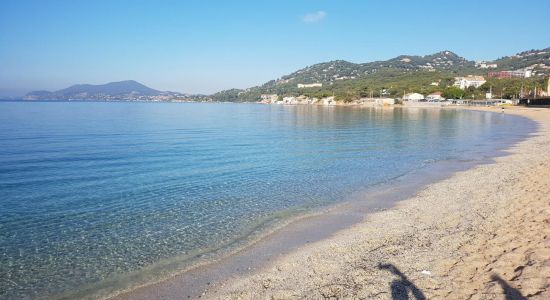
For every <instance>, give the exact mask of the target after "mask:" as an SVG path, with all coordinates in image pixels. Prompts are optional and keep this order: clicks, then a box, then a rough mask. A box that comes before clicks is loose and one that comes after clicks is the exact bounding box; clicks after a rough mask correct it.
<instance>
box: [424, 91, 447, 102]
mask: <svg viewBox="0 0 550 300" xmlns="http://www.w3.org/2000/svg"><path fill="white" fill-rule="evenodd" d="M426 100H428V101H441V100H444V98H443V96H441V92H435V93H431V94H429V95H428V96H426Z"/></svg>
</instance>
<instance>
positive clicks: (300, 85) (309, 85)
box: [298, 83, 323, 89]
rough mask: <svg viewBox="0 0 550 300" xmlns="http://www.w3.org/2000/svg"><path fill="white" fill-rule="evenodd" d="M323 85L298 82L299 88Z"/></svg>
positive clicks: (320, 85)
mask: <svg viewBox="0 0 550 300" xmlns="http://www.w3.org/2000/svg"><path fill="white" fill-rule="evenodd" d="M322 86H323V84H322V83H298V88H299V89H303V88H312V87H322Z"/></svg>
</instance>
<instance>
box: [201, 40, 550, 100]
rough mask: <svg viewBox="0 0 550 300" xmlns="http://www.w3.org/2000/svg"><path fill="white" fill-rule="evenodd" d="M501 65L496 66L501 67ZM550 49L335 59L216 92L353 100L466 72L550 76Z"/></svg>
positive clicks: (234, 96) (231, 96) (227, 96)
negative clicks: (483, 57) (484, 55)
mask: <svg viewBox="0 0 550 300" xmlns="http://www.w3.org/2000/svg"><path fill="white" fill-rule="evenodd" d="M495 64H496V67H495ZM549 66H550V48H546V49H542V50H529V51H525V52H521V53H518V54H516V55H512V56H506V57H502V58H499V59H496V60H494V61H486V62H483V64H481V63H476V62H474V61H471V60H467V59H465V58H463V57H461V56H459V55H457V54H455V53H453V52H451V51H441V52H437V53H434V54H431V55H426V56H416V55H401V56H398V57H395V58H392V59H389V60H386V61H374V62H369V63H361V64H356V63H351V62H348V61H344V60H335V61H330V62H324V63H319V64H315V65H312V66H308V67H305V68H303V69H300V70H298V71H296V72H293V73H291V74H289V75H285V76H282V77H281V78H279V79H276V80H271V81H269V82H267V83H265V84H263V85H261V86H257V87H252V88H249V89H246V90H239V89H232V90H226V91H222V92H219V93H216V94H213V95H212V96H211V98H212V100H214V101H258V100H259V99H260V95H261V94H277V95H280V96H285V95H289V96H290V95H293V96H297V95H302V94H303V95H309V96H315V97H323V96H326V95H335V96H336V97H337V98H340V99H343V100H349V99H351V98H358V97H361V96H365V95H367V94H369V93H372V92H374V93H376V92H377V91H378V90H380V89H387V90H388V91H389V93H390V94H392V95H394V96H396V95H399V94H401V93H402V92H403V90H415V89H418V90H420V89H422V87H424V86H431V88H430V89H433V85H432V83H434V82H437V83H439V85H442V86H443V87H444V86H445V85H448V84H450V82H451V81H452V79H453V77H455V76H461V75H469V74H471V75H487V72H489V71H500V70H517V69H523V68H527V67H529V68H532V69H533V71H534V73H535V75H536V74H538V75H542V76H544V75H548V74H550V69H549ZM311 83H321V84H322V85H323V86H322V87H312V88H305V89H300V88H298V87H297V85H298V84H311Z"/></svg>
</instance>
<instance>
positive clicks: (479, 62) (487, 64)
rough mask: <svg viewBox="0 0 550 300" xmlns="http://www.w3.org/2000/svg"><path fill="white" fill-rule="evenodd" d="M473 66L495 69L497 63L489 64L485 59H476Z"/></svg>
mask: <svg viewBox="0 0 550 300" xmlns="http://www.w3.org/2000/svg"><path fill="white" fill-rule="evenodd" d="M475 66H476V68H478V69H495V68H497V67H498V65H497V64H490V63H487V62H485V61H477V62H476V64H475Z"/></svg>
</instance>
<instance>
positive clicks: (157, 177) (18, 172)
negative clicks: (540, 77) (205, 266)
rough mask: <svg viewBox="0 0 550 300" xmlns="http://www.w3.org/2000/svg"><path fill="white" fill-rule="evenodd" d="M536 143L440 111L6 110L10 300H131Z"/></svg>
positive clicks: (516, 129)
mask: <svg viewBox="0 0 550 300" xmlns="http://www.w3.org/2000/svg"><path fill="white" fill-rule="evenodd" d="M534 128H535V127H534V125H533V124H532V123H530V122H529V121H527V120H524V119H520V118H517V117H512V116H508V115H505V114H504V115H503V114H491V113H484V112H471V111H457V110H437V109H408V110H406V109H372V108H349V107H317V106H269V105H255V104H170V103H83V102H78V103H61V102H52V103H44V102H40V103H23V102H0V298H14V299H15V298H17V299H19V298H40V297H44V296H48V295H53V296H54V297H58V296H60V295H66V294H64V293H66V292H68V291H71V292H72V291H78V290H79V289H82V288H85V287H88V288H89V287H90V286H96V287H97V288H98V289H101V288H106V289H116V288H117V285H119V284H120V282H121V281H124V280H122V279H121V278H125V277H128V274H133V275H136V274H140V272H147V270H151V269H155V268H156V269H162V268H160V267H158V266H159V265H162V264H164V265H172V266H173V265H174V264H176V265H177V264H178V263H180V264H182V263H190V262H192V261H194V260H195V259H197V255H199V256H200V255H203V256H204V255H207V254H208V253H211V252H212V251H213V250H216V249H219V248H221V249H224V248H229V245H232V246H235V245H238V244H239V241H242V242H243V243H244V241H246V237H247V236H249V235H250V234H252V233H253V232H258V231H261V229H263V228H266V227H269V226H271V225H273V224H275V223H276V222H277V221H280V220H283V219H285V218H287V217H289V216H292V215H294V214H296V213H299V212H304V211H309V210H312V209H316V208H319V207H323V206H326V205H330V204H333V203H337V202H339V201H345V200H346V199H347V197H349V196H350V195H352V194H353V193H356V192H357V191H359V190H361V189H363V188H365V187H367V186H371V185H374V184H378V183H384V182H388V181H391V180H392V179H393V178H396V177H398V176H401V175H403V174H407V173H409V172H411V171H413V170H416V169H418V168H422V167H425V166H426V165H429V164H431V163H437V162H438V161H442V160H455V159H460V160H463V159H467V160H471V159H474V160H482V159H484V158H486V157H490V156H492V155H493V153H494V152H495V151H496V150H498V149H501V148H504V147H506V146H507V145H510V144H511V143H513V142H515V141H517V140H520V139H521V138H523V137H524V136H525V135H526V134H527V133H528V132H532V131H533V130H534ZM161 273H162V272H160V273H158V274H161ZM125 284H128V282H126V283H125ZM124 286H126V285H124ZM119 287H122V285H121V286H119Z"/></svg>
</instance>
